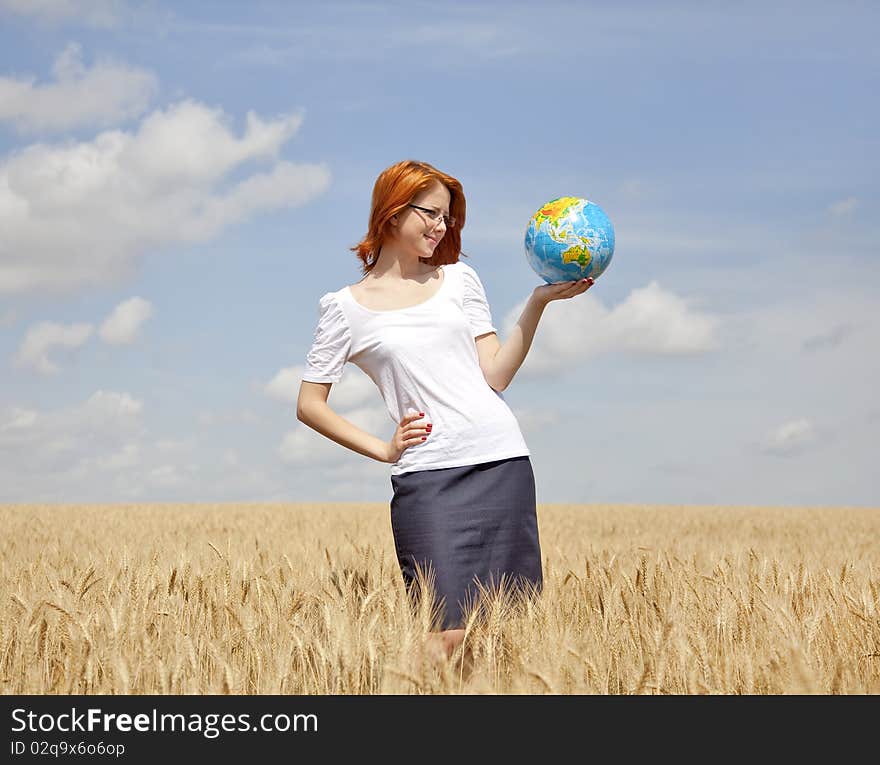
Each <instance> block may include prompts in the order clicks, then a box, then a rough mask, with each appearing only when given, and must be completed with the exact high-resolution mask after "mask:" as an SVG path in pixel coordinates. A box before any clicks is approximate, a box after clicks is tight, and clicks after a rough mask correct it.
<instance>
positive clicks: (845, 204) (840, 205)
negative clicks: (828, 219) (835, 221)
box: [828, 197, 859, 218]
mask: <svg viewBox="0 0 880 765" xmlns="http://www.w3.org/2000/svg"><path fill="white" fill-rule="evenodd" d="M858 206H859V200H858V199H856V198H855V197H847V198H846V199H841V200H839V201H837V202H834V204H831V205H829V206H828V212H829V213H831V216H832V217H833V218H848V217H850V216H851V215H852V214H853V213H854V212H855V211H856V208H857V207H858Z"/></svg>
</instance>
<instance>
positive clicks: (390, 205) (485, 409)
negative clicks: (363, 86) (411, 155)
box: [297, 160, 593, 657]
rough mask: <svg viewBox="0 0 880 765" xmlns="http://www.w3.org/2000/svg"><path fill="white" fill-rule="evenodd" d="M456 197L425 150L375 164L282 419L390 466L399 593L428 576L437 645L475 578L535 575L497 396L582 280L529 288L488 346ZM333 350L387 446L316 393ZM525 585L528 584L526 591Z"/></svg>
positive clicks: (525, 504) (529, 513)
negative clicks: (340, 275) (359, 378)
mask: <svg viewBox="0 0 880 765" xmlns="http://www.w3.org/2000/svg"><path fill="white" fill-rule="evenodd" d="M464 222H465V197H464V193H463V191H462V187H461V184H460V183H459V182H458V181H457V180H456V179H455V178H453V177H452V176H450V175H447V174H446V173H443V172H441V171H440V170H437V169H436V168H434V167H432V166H431V165H429V164H427V163H424V162H415V161H409V160H408V161H404V162H399V163H397V164H395V165H392V166H391V167H389V168H387V169H386V170H384V171H383V172H382V173H381V174H380V175H379V177H378V178H377V180H376V183H375V186H374V188H373V198H372V209H371V211H370V223H369V231H368V232H367V235H366V237H365V238H364V240H363V241H362V242H361V243H360V244H358V245H357V246H356V247H353V248H352V250H353V251H354V252H355V253H356V254H357V257H358V258H359V259H360V260H361V262H362V264H363V273H364V278H363V279H362V280H361V281H360V282H358V283H357V284H355V285H351V286H347V287H344V288H342V289H341V290H338V291H337V292H329V293H326V294H325V295H323V296H322V297H321V300H320V311H319V321H318V326H317V329H316V331H315V339H314V344H313V345H312V348H311V350H310V351H309V353H308V357H307V362H306V369H305V373H304V374H303V376H302V379H303V382H302V385H301V387H300V392H299V400H298V402H297V417H298V419H299V420H301V421H302V422H304V423H305V424H306V425H308V426H309V427H311V428H313V429H315V430H316V431H318V432H319V433H321V434H323V435H325V436H327V437H328V438H331V439H333V440H334V441H336V442H337V443H339V444H341V445H342V446H345V447H347V448H349V449H352V450H354V451H356V452H358V453H359V454H363V455H365V456H368V457H372V458H373V459H376V460H380V461H382V462H388V463H391V483H392V487H393V492H394V493H393V498H392V500H391V526H392V532H393V535H394V543H395V548H396V551H397V556H398V561H399V563H400V567H401V573H402V575H403V578H404V582H405V584H406V585H407V590H408V591H409V592H410V594H411V595H412V596H414V600H417V599H418V598H417V596H418V594H419V586H418V583H419V578H420V574H426V575H427V576H429V577H431V578H432V580H433V584H434V587H435V592H436V595H437V596H438V598H437V603H436V604H435V608H437V609H438V610H439V614H440V624H439V628H440V629H439V631H438V632H437V633H434V635H433V636H432V641H431V642H430V643H429V646H430V647H432V650H436V649H438V648H439V649H440V654H439V655H440V656H441V657H449V656H451V655H452V653H453V652H454V650H455V648H456V647H457V646H458V645H459V644H460V643H461V642H462V640H463V639H464V632H465V631H464V619H465V616H466V611H467V608H468V607H469V605H470V604H472V603H473V602H474V599H475V596H476V594H477V592H478V583H480V584H482V585H484V586H486V587H489V588H493V587H496V586H498V585H499V584H503V583H505V582H506V583H507V584H522V585H528V586H531V587H532V588H534V589H535V590H537V589H539V588H541V587H542V585H543V579H542V573H541V549H540V544H539V540H538V527H537V519H536V506H535V482H534V474H533V472H532V466H531V462H530V460H529V454H530V452H529V449H528V447H527V446H526V443H525V441H524V440H523V436H522V433H521V432H520V429H519V426H518V424H517V421H516V418H515V416H514V415H513V413H512V412H511V410H510V408H509V406H508V405H507V403H506V402H505V400H504V397H503V396H502V395H501V392H502V391H503V390H504V389H505V388H507V386H508V385H509V384H510V381H511V379H512V378H513V376H514V374H516V371H517V370H518V369H519V367H520V365H521V364H522V362H523V360H524V359H525V356H526V353H527V352H528V349H529V347H530V345H531V343H532V338H533V337H534V334H535V329H536V328H537V325H538V320H539V319H540V317H541V314H542V312H543V310H544V307H545V306H546V305H547V304H548V303H549V302H550V301H552V300H557V299H560V298H570V297H573V296H574V295H579V294H581V293H583V292H584V291H586V290H587V289H588V288H589V287H590V286H591V285H592V283H593V282H592V279H584V280H581V281H580V282H565V283H560V284H552V285H541V286H540V287H536V288H535V290H534V291H533V293H532V295H531V297H530V299H529V301H528V304H527V305H526V307H525V310H524V311H523V313H522V316H521V317H520V319H519V322H518V323H517V326H516V327H515V328H514V330H513V332H512V333H511V336H510V337H509V338H508V339H507V341H506V342H505V343H504V344H503V345H502V344H501V343H500V342H499V341H498V337H497V334H496V328H495V327H494V326H493V325H492V318H491V312H490V309H489V305H488V303H487V300H486V295H485V292H484V290H483V286H482V283H481V282H480V279H479V277H478V276H477V273H476V271H475V270H474V269H473V268H471V266H469V265H467V264H465V263H463V262H461V261H459V254H460V247H461V230H462V228H463V227H464ZM347 361H351V362H352V363H354V364H356V365H357V366H358V367H360V368H361V369H362V370H363V371H364V372H365V373H366V374H367V375H369V377H370V378H371V379H372V380H373V382H375V383H376V385H377V387H378V388H379V390H380V392H381V394H382V397H383V399H384V401H385V404H386V406H387V408H388V412H389V414H390V415H391V418H392V420H393V421H394V422H395V423H397V428H396V430H395V433H394V436H393V438H392V439H391V441H390V442H386V441H382V440H381V439H379V438H376V437H374V436H372V435H370V434H368V433H365V432H364V431H362V430H361V429H359V428H357V427H355V426H354V425H353V424H351V423H350V422H348V421H347V420H345V419H343V418H342V417H340V416H339V415H337V414H336V413H335V412H333V410H332V409H330V407H329V406H328V405H327V398H328V396H329V393H330V388H331V385H332V384H333V383H334V382H338V381H339V379H340V378H341V376H342V368H343V366H344V364H345V363H346V362H347ZM526 589H528V587H527V588H526Z"/></svg>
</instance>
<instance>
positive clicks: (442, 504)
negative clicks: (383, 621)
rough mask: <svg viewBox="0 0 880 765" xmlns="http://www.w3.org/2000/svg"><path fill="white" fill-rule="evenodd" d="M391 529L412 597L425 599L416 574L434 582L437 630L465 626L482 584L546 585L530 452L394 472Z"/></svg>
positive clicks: (521, 588) (528, 588)
mask: <svg viewBox="0 0 880 765" xmlns="http://www.w3.org/2000/svg"><path fill="white" fill-rule="evenodd" d="M391 485H392V487H393V489H394V496H393V498H392V500H391V530H392V532H393V534H394V546H395V549H396V551H397V560H398V563H399V564H400V570H401V573H402V574H403V579H404V583H405V585H406V588H407V592H408V593H409V595H410V600H411V603H412V604H413V606H415V607H416V608H417V607H418V606H419V604H420V600H421V588H420V584H419V576H418V574H417V572H421V573H422V574H424V575H425V576H427V577H429V578H431V579H432V584H433V587H434V594H435V596H436V600H435V602H434V603H432V604H431V605H432V608H433V609H434V612H435V615H436V619H435V625H434V626H435V627H439V628H440V629H454V628H461V627H463V626H464V622H465V619H466V618H467V613H468V611H469V609H470V608H471V607H472V606H473V605H474V604H476V603H477V601H478V595H479V591H480V587H479V586H478V583H480V584H481V585H482V586H483V588H485V589H490V590H496V591H497V589H498V588H499V587H501V586H504V587H505V588H506V589H507V591H508V592H511V593H512V592H516V591H518V592H519V593H521V594H529V593H533V592H537V591H538V590H540V589H541V587H542V586H543V577H542V573H541V546H540V544H539V541H538V520H537V515H536V504H535V475H534V472H533V471H532V463H531V461H530V460H529V457H528V456H527V455H526V456H522V457H511V458H508V459H503V460H495V461H494V462H483V463H480V464H477V465H464V466H462V467H452V468H439V469H436V470H415V471H412V472H409V473H402V474H400V475H392V476H391Z"/></svg>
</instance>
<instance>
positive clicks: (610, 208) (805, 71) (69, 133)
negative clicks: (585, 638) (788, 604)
mask: <svg viewBox="0 0 880 765" xmlns="http://www.w3.org/2000/svg"><path fill="white" fill-rule="evenodd" d="M729 6H730V4H716V3H696V2H694V3H664V4H655V3H625V4H619V7H618V5H615V6H614V7H610V6H609V4H605V3H546V4H542V6H541V7H542V10H541V12H540V15H536V13H535V5H534V4H533V3H517V2H504V3H496V2H474V3H443V4H437V3H420V2H405V3H403V2H364V3H343V2H327V3H321V4H313V3H282V2H255V3H247V4H241V3H232V2H214V3H197V2H187V3H185V4H184V3H161V2H124V1H123V0H118V1H114V0H105V1H103V2H102V1H101V0H96V1H95V2H84V1H82V0H63V1H62V0H52V1H50V0H42V1H41V2H25V1H24V0H0V370H2V371H0V501H3V502H129V501H133V502H239V501H285V502H287V501H290V502H320V501H328V502H357V501H368V502H385V501H388V500H389V499H390V495H391V486H390V481H389V478H388V476H389V466H388V465H386V464H383V463H379V462H375V461H372V460H369V459H368V458H366V457H363V456H361V455H359V454H355V453H353V452H349V451H347V450H346V449H344V448H343V447H341V446H338V445H336V444H334V443H333V442H331V441H329V440H328V439H326V438H324V437H323V436H320V435H319V434H317V433H315V432H314V431H311V430H309V429H308V428H307V427H306V426H305V425H303V424H302V423H299V422H298V421H297V419H296V414H295V399H296V395H297V392H298V389H299V379H300V378H299V375H300V374H301V372H302V366H303V363H304V361H305V354H306V353H307V351H308V348H309V346H310V344H311V341H312V336H313V332H314V327H315V323H316V321H317V316H318V313H317V310H318V299H319V298H320V296H321V295H323V294H324V293H325V292H328V291H331V290H336V289H339V288H341V287H342V286H344V285H346V284H352V283H354V282H356V281H358V279H359V278H360V274H359V270H358V261H357V260H356V258H355V257H354V255H353V254H352V253H351V252H350V251H349V249H348V248H349V247H351V246H352V245H354V244H356V243H357V242H358V241H359V239H360V238H361V237H362V235H363V234H364V232H365V230H366V224H367V216H368V213H369V201H370V194H371V191H372V185H373V182H374V180H375V178H376V176H377V174H378V173H379V172H380V171H381V170H382V169H384V168H385V167H387V166H388V165H390V164H392V163H394V162H396V161H399V160H401V159H405V158H412V159H420V160H425V161H428V162H430V163H432V164H434V165H436V166H437V167H440V168H442V169H444V170H445V171H447V172H449V173H451V174H452V175H455V176H456V177H458V178H459V180H461V182H462V183H463V185H464V189H465V193H466V195H467V201H468V219H467V225H466V227H465V229H464V231H463V250H464V251H465V252H466V253H467V254H468V255H470V259H469V260H468V263H469V264H470V265H472V266H473V267H474V268H475V269H476V270H477V272H478V273H479V275H480V277H481V279H482V281H483V284H484V286H485V288H486V292H487V295H488V298H489V302H490V306H491V309H492V314H493V318H494V320H495V323H496V326H498V327H499V329H500V333H499V335H500V339H501V340H502V342H503V341H504V340H505V339H506V337H507V335H508V334H509V331H510V328H511V326H512V325H513V324H515V322H516V319H517V318H518V316H519V313H520V312H521V310H522V307H523V305H524V303H525V300H526V299H527V297H528V295H529V294H530V292H531V290H532V289H533V288H534V287H535V286H537V285H538V284H539V283H541V282H540V280H539V279H538V277H537V276H536V275H535V274H534V273H533V272H532V271H531V269H530V268H529V266H528V263H527V260H526V258H525V255H524V252H523V235H524V232H525V228H526V224H527V222H528V219H529V217H530V216H531V215H532V213H533V212H534V211H535V210H536V209H537V208H538V207H540V206H541V204H543V203H544V202H546V201H547V200H549V199H553V198H555V197H558V196H567V195H571V196H579V197H585V198H588V199H591V200H592V201H594V202H597V203H598V204H600V205H601V206H602V207H603V209H604V210H605V211H606V212H607V213H608V215H609V217H610V218H611V220H612V221H613V223H614V226H615V233H616V250H615V254H614V259H613V261H612V263H611V266H610V267H609V269H608V270H607V271H606V273H605V274H604V275H603V276H602V277H601V279H600V280H599V281H598V282H597V284H596V286H595V287H594V288H592V289H591V290H590V291H589V292H588V293H586V294H585V295H583V296H580V297H578V298H575V299H572V300H568V301H557V302H554V303H551V304H550V305H549V306H548V308H547V310H546V311H545V313H544V316H543V318H542V320H541V323H540V325H539V327H538V331H537V334H536V336H535V340H534V343H533V346H532V350H531V352H530V354H529V356H528V357H527V359H526V361H525V363H524V364H523V367H522V368H521V369H520V372H519V373H518V375H517V377H516V378H515V379H514V381H513V383H512V384H511V386H510V387H509V388H508V389H507V390H506V391H505V393H504V397H505V399H506V400H507V402H508V404H510V406H511V409H512V410H513V411H514V413H515V414H516V415H517V417H518V419H519V422H520V425H521V427H522V429H523V433H524V435H525V438H526V441H527V443H528V444H529V448H530V450H531V452H532V463H533V466H534V468H535V474H536V482H537V488H538V501H539V502H571V503H585V502H588V503H596V502H598V503H602V502H609V503H610V502H626V503H630V502H632V503H663V504H719V505H721V504H751V505H871V506H877V505H880V501H878V492H877V489H876V480H875V479H874V464H875V462H876V451H877V450H876V445H875V440H876V438H875V437H876V432H877V430H878V424H880V404H878V400H877V395H876V381H877V379H878V371H880V370H878V367H880V364H878V360H877V358H878V354H877V352H876V349H877V347H878V345H880V321H878V318H877V316H878V311H877V308H878V297H877V295H878V290H877V287H878V281H880V279H878V277H880V266H878V255H880V253H878V245H877V241H878V234H880V230H878V229H880V226H878V224H877V221H878V220H880V216H878V191H877V182H876V179H877V177H878V175H880V173H878V160H877V157H878V156H880V151H878V148H880V146H878V143H880V140H878V133H877V130H876V125H877V124H878V116H880V114H878V112H880V109H878V106H877V98H876V93H877V92H878V90H880V87H878V85H880V83H878V80H880V76H878V75H880V54H878V52H877V46H876V44H874V40H873V39H872V37H873V35H874V32H875V30H876V29H877V27H878V21H880V11H878V10H877V6H876V5H875V4H872V3H855V2H851V3H825V4H811V3H769V4H768V3H757V2H756V3H738V4H736V5H735V6H730V7H729ZM330 404H331V406H333V407H334V409H335V410H336V411H337V412H339V413H340V414H342V415H343V416H344V417H346V418H347V419H349V420H350V421H352V422H354V423H355V424H357V425H359V426H360V427H362V428H364V429H365V430H367V431H369V432H371V433H373V434H374V435H377V436H379V437H383V438H386V439H387V438H390V437H391V435H392V434H393V431H394V423H392V422H391V420H390V419H389V418H388V415H387V412H386V411H385V408H384V405H383V403H382V401H381V399H380V397H379V394H378V391H377V390H376V389H375V388H374V387H373V386H372V383H371V382H370V381H369V379H368V378H367V377H366V376H365V375H364V374H363V373H362V372H361V371H360V370H359V369H357V368H356V367H354V366H353V365H351V364H349V365H348V366H347V368H346V372H345V376H344V377H343V379H342V381H341V382H340V383H339V384H337V385H335V386H334V388H333V391H332V392H331V395H330Z"/></svg>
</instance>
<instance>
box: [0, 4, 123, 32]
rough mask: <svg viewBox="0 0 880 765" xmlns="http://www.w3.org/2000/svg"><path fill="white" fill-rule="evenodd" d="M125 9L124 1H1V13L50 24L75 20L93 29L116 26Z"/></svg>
mask: <svg viewBox="0 0 880 765" xmlns="http://www.w3.org/2000/svg"><path fill="white" fill-rule="evenodd" d="M125 8H126V6H125V2H124V0H0V11H11V12H12V13H18V14H21V15H22V16H33V17H35V18H38V19H41V20H43V21H50V22H58V21H65V20H67V19H74V20H76V21H79V22H81V23H83V24H85V25H87V26H92V27H112V26H115V25H116V24H117V23H119V20H120V18H121V16H122V14H123V13H124V11H125Z"/></svg>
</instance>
